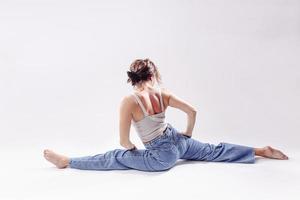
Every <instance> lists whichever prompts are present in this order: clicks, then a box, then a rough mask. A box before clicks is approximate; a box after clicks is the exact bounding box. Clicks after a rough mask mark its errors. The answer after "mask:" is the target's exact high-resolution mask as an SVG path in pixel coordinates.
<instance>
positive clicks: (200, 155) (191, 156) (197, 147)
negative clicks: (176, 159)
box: [181, 136, 215, 160]
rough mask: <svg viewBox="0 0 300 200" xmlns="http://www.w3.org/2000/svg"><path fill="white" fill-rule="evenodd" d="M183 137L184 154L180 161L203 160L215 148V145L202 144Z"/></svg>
mask: <svg viewBox="0 0 300 200" xmlns="http://www.w3.org/2000/svg"><path fill="white" fill-rule="evenodd" d="M183 137H184V146H185V150H186V151H185V152H184V153H183V155H182V156H181V159H187V160H205V158H207V156H208V155H209V154H211V152H212V151H213V149H214V148H215V145H213V144H209V143H203V142H200V141H198V140H196V139H193V138H189V137H187V136H183Z"/></svg>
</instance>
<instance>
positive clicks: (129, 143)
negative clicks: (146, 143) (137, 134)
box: [122, 141, 137, 150]
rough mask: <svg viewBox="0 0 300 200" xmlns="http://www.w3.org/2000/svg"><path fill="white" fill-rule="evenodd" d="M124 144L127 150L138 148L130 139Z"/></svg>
mask: <svg viewBox="0 0 300 200" xmlns="http://www.w3.org/2000/svg"><path fill="white" fill-rule="evenodd" d="M122 146H123V147H124V148H125V149H127V150H136V149H137V148H136V146H135V145H134V144H133V143H131V142H130V141H129V142H127V143H125V144H122Z"/></svg>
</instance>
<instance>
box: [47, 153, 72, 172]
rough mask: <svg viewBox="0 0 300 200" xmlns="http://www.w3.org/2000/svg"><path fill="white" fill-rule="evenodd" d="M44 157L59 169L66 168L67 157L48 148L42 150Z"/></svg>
mask: <svg viewBox="0 0 300 200" xmlns="http://www.w3.org/2000/svg"><path fill="white" fill-rule="evenodd" d="M44 157H45V159H46V160H48V161H49V162H51V163H53V164H54V165H55V166H56V167H57V168H59V169H63V168H66V167H67V166H68V164H69V158H68V157H66V156H63V155H60V154H57V153H54V152H53V151H51V150H49V149H45V150H44Z"/></svg>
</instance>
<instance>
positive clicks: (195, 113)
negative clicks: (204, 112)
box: [188, 108, 197, 117]
mask: <svg viewBox="0 0 300 200" xmlns="http://www.w3.org/2000/svg"><path fill="white" fill-rule="evenodd" d="M188 115H189V116H193V117H196V115H197V110H196V109H195V108H193V109H191V110H190V111H189V112H188Z"/></svg>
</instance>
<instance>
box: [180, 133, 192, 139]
mask: <svg viewBox="0 0 300 200" xmlns="http://www.w3.org/2000/svg"><path fill="white" fill-rule="evenodd" d="M180 134H182V135H184V136H186V137H189V138H191V137H192V135H191V134H187V133H185V132H181V133H180Z"/></svg>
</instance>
